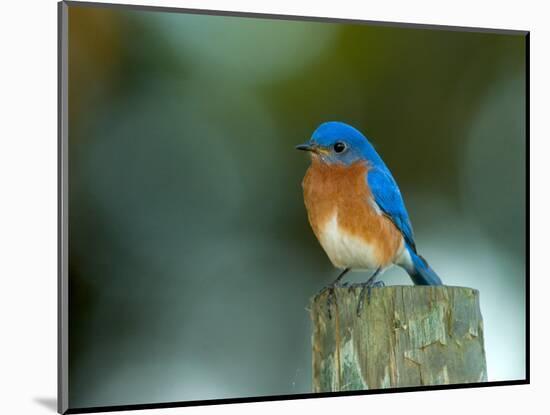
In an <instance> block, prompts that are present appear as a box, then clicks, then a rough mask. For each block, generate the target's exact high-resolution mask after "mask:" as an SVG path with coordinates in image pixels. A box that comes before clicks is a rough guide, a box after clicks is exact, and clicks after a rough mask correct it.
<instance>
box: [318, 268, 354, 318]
mask: <svg viewBox="0 0 550 415" xmlns="http://www.w3.org/2000/svg"><path fill="white" fill-rule="evenodd" d="M350 270H351V268H345V269H344V270H343V271H342V272H341V273H340V274H339V275H338V277H336V279H335V280H334V281H333V282H332V283H331V284H329V285H327V286H326V287H323V288H322V289H321V291H319V292H318V293H317V295H316V297H317V296H319V295H321V294H323V293H324V292H325V291H328V294H327V304H326V305H327V314H328V318H329V319H332V314H331V311H330V310H331V306H332V304H333V302H336V294H335V292H334V289H335V288H337V287H345V286H346V285H347V283H344V284H341V283H340V281H341V280H342V278H343V277H344V276H345V275H346V274H347V273H348V272H349V271H350Z"/></svg>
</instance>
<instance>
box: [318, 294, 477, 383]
mask: <svg viewBox="0 0 550 415" xmlns="http://www.w3.org/2000/svg"><path fill="white" fill-rule="evenodd" d="M360 293H361V287H358V286H354V287H340V288H335V289H334V291H333V294H332V299H329V296H330V295H331V293H330V290H325V291H323V292H321V293H320V294H318V295H317V296H315V297H314V298H313V299H312V300H311V304H310V313H311V319H312V322H313V336H312V346H313V391H314V392H331V391H349V390H363V389H380V388H393V387H403V386H420V385H441V384H456V383H465V382H466V383H471V382H483V381H486V380H487V370H486V362H485V350H484V345H483V321H482V317H481V312H480V307H479V292H478V291H477V290H474V289H472V288H464V287H449V286H437V287H435V286H434V287H425V286H389V287H381V288H372V292H371V297H370V301H367V300H366V299H365V301H364V304H363V308H362V310H361V313H360V315H359V316H358V315H357V306H358V301H359V298H360ZM329 309H330V311H329Z"/></svg>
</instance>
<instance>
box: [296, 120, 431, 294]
mask: <svg viewBox="0 0 550 415" xmlns="http://www.w3.org/2000/svg"><path fill="white" fill-rule="evenodd" d="M296 148H297V149H298V150H305V151H308V152H310V153H311V165H310V166H309V168H308V170H307V172H306V174H305V177H304V179H303V182H302V187H303V191H304V202H305V206H306V209H307V214H308V219H309V223H310V225H311V228H312V229H313V232H314V234H315V236H316V237H317V239H318V241H319V242H320V244H321V246H322V247H323V249H324V251H325V253H326V254H327V256H328V257H329V259H330V261H331V262H332V264H333V265H334V266H335V267H336V268H339V269H341V270H342V271H341V273H340V274H339V275H338V277H337V278H336V280H334V282H333V283H332V284H331V286H332V287H334V286H337V285H338V284H339V281H340V280H341V279H342V278H343V277H344V275H345V274H346V273H347V272H348V271H350V270H370V271H371V272H373V274H372V276H371V277H370V278H369V279H368V280H367V281H366V283H365V286H367V287H369V294H370V287H372V286H377V285H383V284H381V282H376V277H377V276H378V275H379V274H380V273H381V272H382V271H384V270H385V269H387V268H389V267H390V266H392V265H393V264H395V265H398V266H400V267H402V268H404V269H405V270H406V271H407V273H408V274H409V276H410V277H411V279H412V281H413V282H414V284H417V285H441V284H442V283H441V280H440V279H439V277H438V275H437V274H436V273H435V272H434V271H433V270H432V268H430V266H429V265H428V263H427V262H426V260H425V259H424V258H422V257H421V256H420V255H419V254H418V252H417V250H416V244H415V242H414V236H413V229H412V226H411V221H410V219H409V215H408V213H407V209H406V208H405V203H404V202H403V197H402V196H401V192H400V191H399V187H398V186H397V183H396V182H395V179H394V178H393V176H392V174H391V172H390V170H389V169H388V167H386V164H385V163H384V161H382V158H381V157H380V156H379V155H378V153H377V152H376V150H375V149H374V147H373V146H372V144H371V143H370V142H369V140H368V139H367V138H366V137H365V136H364V135H363V134H361V133H360V132H359V131H358V130H356V129H355V128H353V127H351V126H350V125H347V124H344V123H342V122H326V123H323V124H321V125H320V126H319V127H318V128H317V129H316V130H315V131H314V133H313V135H312V136H311V139H310V140H309V141H308V142H307V143H305V144H300V145H298V146H296Z"/></svg>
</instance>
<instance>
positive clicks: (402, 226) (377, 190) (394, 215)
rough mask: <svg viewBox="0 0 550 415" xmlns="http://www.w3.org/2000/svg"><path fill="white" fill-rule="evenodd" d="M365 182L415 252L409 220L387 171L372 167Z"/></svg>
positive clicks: (379, 205) (399, 195) (381, 208)
mask: <svg viewBox="0 0 550 415" xmlns="http://www.w3.org/2000/svg"><path fill="white" fill-rule="evenodd" d="M367 183H368V185H369V187H370V190H371V193H372V195H373V197H374V201H375V202H376V204H377V205H378V207H379V208H380V210H381V211H382V212H383V213H384V214H385V215H386V216H387V217H388V218H389V219H390V220H391V221H392V222H393V223H394V224H395V226H396V227H397V229H399V230H400V231H401V233H402V234H403V237H404V238H405V241H406V242H407V243H408V244H409V246H410V247H411V248H412V249H413V250H414V251H415V252H416V246H415V243H414V236H413V230H412V225H411V221H410V220H409V215H408V214H407V209H406V208H405V203H404V202H403V197H402V196H401V192H400V191H399V187H397V183H396V182H395V180H394V178H393V177H392V175H391V173H390V172H389V171H385V169H382V168H380V167H374V168H372V169H370V170H369V171H368V173H367Z"/></svg>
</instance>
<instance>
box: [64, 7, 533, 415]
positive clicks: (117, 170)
mask: <svg viewBox="0 0 550 415" xmlns="http://www.w3.org/2000/svg"><path fill="white" fill-rule="evenodd" d="M525 60H526V49H525V37H524V36H523V35H521V34H517V35H510V34H506V35H505V34H488V33H465V32H459V31H448V30H427V29H418V28H416V29H412V28H398V27H383V26H373V25H366V24H365V25H360V24H344V23H326V22H299V21H283V20H269V19H267V20H266V19H258V18H236V17H221V16H201V15H188V14H178V13H164V12H152V11H132V10H114V9H102V8H91V7H84V6H71V7H70V8H69V105H70V110H69V112H70V115H69V160H70V161H69V163H70V175H69V184H70V187H69V189H70V190H69V212H70V219H69V220H70V222H69V223H70V225H69V238H70V245H69V246H70V249H69V251H70V259H69V269H70V277H69V286H70V317H69V318H70V331H69V333H70V337H69V341H70V353H69V359H70V360H69V362H70V369H69V381H70V385H69V392H70V405H71V407H86V406H96V405H117V404H138V403H154V402H164V401H182V400H196V399H214V398H230V397H246V396H260V395H277V394H293V393H307V392H310V391H311V367H310V366H311V354H310V333H311V328H310V323H309V317H308V313H307V311H306V306H307V304H308V301H309V298H310V297H311V296H312V295H313V294H315V293H316V292H317V291H318V290H320V289H321V288H322V287H323V286H324V285H326V284H327V283H329V282H330V281H332V279H334V278H335V276H336V275H337V271H336V270H335V269H333V268H332V267H331V265H330V262H329V260H328V259H327V257H326V256H325V254H324V253H323V251H322V249H321V247H320V245H319V244H318V243H317V241H316V239H315V238H314V236H313V233H312V231H311V230H310V228H309V225H308V223H307V217H306V212H305V208H304V206H303V200H302V193H301V180H302V177H303V174H304V172H305V170H306V168H307V165H308V163H309V161H308V159H307V157H305V155H304V154H303V153H299V152H297V151H295V150H294V145H295V144H298V143H302V142H304V141H305V140H307V139H308V138H309V136H310V135H311V133H312V131H313V130H314V129H315V128H316V127H317V125H318V124H320V123H321V122H324V121H329V120H339V121H344V122H347V123H350V124H352V125H354V126H356V127H357V128H358V129H360V130H361V131H362V132H363V133H365V134H366V135H367V136H368V137H370V138H371V140H372V142H373V143H374V144H375V146H376V148H377V150H378V151H379V153H380V154H381V155H382V157H383V158H384V160H385V161H386V163H387V165H388V166H389V168H390V169H391V170H392V172H393V174H394V176H395V178H396V180H397V181H398V183H399V185H400V187H401V191H402V193H403V195H404V198H405V201H406V203H407V207H408V210H409V214H410V216H411V219H412V222H413V226H414V229H415V233H416V240H417V245H418V247H419V251H420V252H421V253H422V255H424V256H425V257H426V258H427V259H428V260H429V261H430V264H431V265H432V266H433V268H434V269H435V270H436V271H437V272H438V273H439V275H440V276H441V277H442V279H443V281H444V283H446V284H448V285H461V286H470V287H474V288H477V289H479V290H480V292H481V305H482V313H483V317H484V320H485V331H486V349H487V360H488V375H489V380H509V379H520V378H524V376H525V301H524V299H525V265H526V257H525V243H526V241H525V220H526V218H525V213H526V212H525V205H526V189H525V182H526V178H525V174H526V154H525V148H526V131H525V123H526V119H525V116H526V114H525V77H526V74H525ZM362 277H363V279H364V275H361V274H358V273H356V274H354V275H353V277H352V280H361V278H362ZM383 280H384V281H386V283H387V284H410V280H409V278H408V276H407V275H406V273H405V272H404V271H402V270H400V269H398V268H392V269H391V270H389V271H388V272H386V273H385V274H384V276H383Z"/></svg>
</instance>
